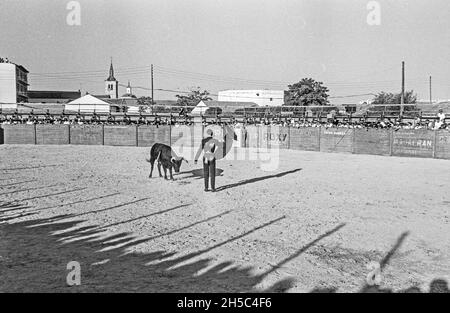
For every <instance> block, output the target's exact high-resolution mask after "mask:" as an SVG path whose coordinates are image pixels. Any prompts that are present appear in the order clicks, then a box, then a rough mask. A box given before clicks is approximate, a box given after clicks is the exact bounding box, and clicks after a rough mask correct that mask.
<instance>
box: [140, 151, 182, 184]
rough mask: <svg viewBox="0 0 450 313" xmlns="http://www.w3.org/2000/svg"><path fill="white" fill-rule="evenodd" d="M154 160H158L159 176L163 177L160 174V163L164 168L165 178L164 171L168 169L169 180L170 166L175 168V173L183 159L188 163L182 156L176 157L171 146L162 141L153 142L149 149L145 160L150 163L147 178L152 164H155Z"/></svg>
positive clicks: (171, 177)
mask: <svg viewBox="0 0 450 313" xmlns="http://www.w3.org/2000/svg"><path fill="white" fill-rule="evenodd" d="M155 161H158V172H159V177H163V176H162V174H161V165H162V167H163V170H164V178H165V179H167V172H166V171H167V169H168V170H169V174H170V179H171V180H173V176H172V167H173V169H174V170H175V173H179V172H180V167H181V163H182V162H183V161H185V162H186V163H188V161H187V160H185V159H184V158H183V157H178V156H177V155H176V153H175V152H174V151H173V150H172V148H171V147H169V146H167V145H165V144H162V143H155V144H154V145H153V146H152V148H151V149H150V160H148V159H147V162H150V164H151V170H150V175H149V176H148V177H149V178H151V177H152V174H153V165H154V164H155Z"/></svg>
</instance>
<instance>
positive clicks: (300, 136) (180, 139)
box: [0, 124, 450, 159]
mask: <svg viewBox="0 0 450 313" xmlns="http://www.w3.org/2000/svg"><path fill="white" fill-rule="evenodd" d="M207 129H211V130H212V131H213V132H214V137H215V138H223V137H224V136H225V135H227V136H228V138H230V137H233V139H234V140H233V141H232V146H233V147H250V148H280V149H294V150H306V151H322V152H340V153H354V154H372V155H393V156H406V157H422V158H439V159H450V132H448V131H430V130H405V129H400V130H397V131H394V130H378V129H347V128H293V127H279V126H247V127H245V128H243V127H240V128H239V129H237V130H236V131H234V130H233V129H231V128H225V127H220V126H216V125H213V126H207V127H194V126H186V125H180V126H167V125H163V126H159V127H156V126H147V125H142V126H136V125H133V126H102V125H41V124H38V125H9V124H5V125H1V127H0V144H45V145H47V144H55V145H62V144H74V145H111V146H139V147H150V146H152V145H153V144H154V143H156V142H159V143H164V144H167V145H171V146H173V147H176V149H177V151H179V152H182V151H183V149H184V147H186V148H187V149H191V148H192V147H195V148H196V147H198V146H199V145H200V143H201V140H202V138H203V137H204V134H205V133H206V130H207ZM228 143H230V141H229V142H228ZM230 147H231V145H230ZM230 147H227V146H226V145H225V144H224V145H223V147H220V149H223V151H224V152H225V151H227V150H229V149H228V148H230Z"/></svg>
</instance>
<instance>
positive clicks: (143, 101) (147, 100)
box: [137, 97, 152, 106]
mask: <svg viewBox="0 0 450 313" xmlns="http://www.w3.org/2000/svg"><path fill="white" fill-rule="evenodd" d="M137 104H138V105H142V106H151V105H152V97H140V98H138V99H137Z"/></svg>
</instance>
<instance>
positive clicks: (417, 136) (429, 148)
mask: <svg viewBox="0 0 450 313" xmlns="http://www.w3.org/2000/svg"><path fill="white" fill-rule="evenodd" d="M392 135H393V136H392V155H395V156H406V157H422V158H432V157H434V151H435V132H434V131H431V130H404V129H400V130H398V131H394V132H393V133H392Z"/></svg>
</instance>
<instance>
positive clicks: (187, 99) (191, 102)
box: [176, 87, 212, 106]
mask: <svg viewBox="0 0 450 313" xmlns="http://www.w3.org/2000/svg"><path fill="white" fill-rule="evenodd" d="M176 97H177V104H178V105H183V106H195V105H197V104H198V103H199V102H200V101H209V100H212V98H211V97H210V96H209V91H207V90H203V91H202V90H201V89H200V87H197V88H193V89H191V91H190V92H189V93H188V94H187V95H176Z"/></svg>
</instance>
